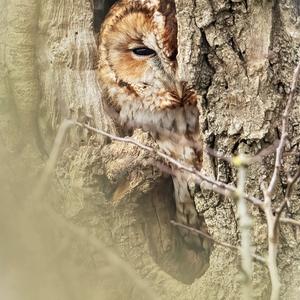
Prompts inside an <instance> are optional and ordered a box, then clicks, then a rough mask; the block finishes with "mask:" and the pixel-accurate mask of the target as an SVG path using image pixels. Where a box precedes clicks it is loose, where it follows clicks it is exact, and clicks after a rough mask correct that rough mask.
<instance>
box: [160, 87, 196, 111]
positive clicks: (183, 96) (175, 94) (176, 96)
mask: <svg viewBox="0 0 300 300" xmlns="http://www.w3.org/2000/svg"><path fill="white" fill-rule="evenodd" d="M165 88H166V91H167V92H166V95H165V97H164V100H163V101H162V102H161V106H160V107H161V109H166V108H169V109H174V108H177V107H182V106H185V105H191V106H196V105H197V94H196V91H195V90H194V89H192V88H190V87H188V84H187V82H184V81H173V83H172V84H170V82H168V84H167V85H166V86H165Z"/></svg>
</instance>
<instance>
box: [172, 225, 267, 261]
mask: <svg viewBox="0 0 300 300" xmlns="http://www.w3.org/2000/svg"><path fill="white" fill-rule="evenodd" d="M171 224H172V225H174V226H176V227H181V228H183V229H186V230H189V231H191V232H193V233H196V234H198V235H200V236H202V237H204V238H206V239H208V240H210V241H212V242H213V243H215V244H217V245H220V246H222V247H224V248H228V249H231V250H233V251H236V252H240V251H241V248H240V247H237V246H234V245H231V244H228V243H226V242H221V241H218V240H215V239H214V238H213V237H212V236H210V235H208V234H207V233H205V232H203V231H201V230H199V229H196V228H193V227H190V226H187V225H184V224H181V223H178V222H175V221H171ZM251 256H252V257H253V258H254V259H255V260H257V261H258V262H260V263H262V264H265V265H266V264H267V262H266V260H265V259H264V258H263V257H262V256H259V255H257V254H253V253H252V254H251Z"/></svg>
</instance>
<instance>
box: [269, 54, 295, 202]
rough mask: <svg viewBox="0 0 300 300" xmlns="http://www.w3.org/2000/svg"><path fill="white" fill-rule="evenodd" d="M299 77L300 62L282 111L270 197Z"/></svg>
mask: <svg viewBox="0 0 300 300" xmlns="http://www.w3.org/2000/svg"><path fill="white" fill-rule="evenodd" d="M299 75H300V60H299V62H298V65H297V67H296V69H295V71H294V74H293V81H292V88H291V91H290V94H289V97H288V101H287V104H286V107H285V110H284V113H283V115H282V127H281V137H280V141H279V145H278V147H277V149H276V158H275V167H274V171H273V175H272V178H271V181H270V184H269V186H268V190H267V192H268V193H269V195H270V197H272V195H273V192H274V189H275V185H276V182H277V180H278V177H279V170H280V167H281V160H282V154H283V150H284V147H285V143H286V139H287V137H288V117H289V114H290V111H291V110H292V108H293V105H294V98H295V94H296V89H297V84H298V80H299Z"/></svg>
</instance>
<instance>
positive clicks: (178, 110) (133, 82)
mask: <svg viewBox="0 0 300 300" xmlns="http://www.w3.org/2000/svg"><path fill="white" fill-rule="evenodd" d="M176 56H177V23H176V16H175V4H174V2H173V1H164V0H140V1H137V0H121V1H119V2H117V3H116V4H115V5H114V6H113V7H112V9H111V10H110V12H109V14H108V15H107V17H106V19H105V21H104V23H103V24H102V29H101V32H100V46H99V67H98V74H99V81H100V84H101V87H102V89H103V90H104V93H106V94H107V99H108V100H107V106H108V107H109V108H110V109H113V110H114V112H115V113H116V114H117V115H118V117H119V121H120V123H121V124H123V125H125V126H131V127H134V128H142V129H143V130H146V131H150V132H151V133H152V134H153V136H155V139H156V142H157V144H158V145H159V147H160V148H161V149H162V150H163V151H165V152H166V153H167V154H169V155H171V156H173V157H175V158H177V159H178V160H180V161H183V162H185V163H189V164H193V165H194V166H195V167H196V168H198V169H199V168H200V167H201V159H202V157H201V152H200V151H198V150H197V149H198V148H197V146H195V145H198V146H199V143H201V140H200V134H199V126H198V122H199V111H198V109H197V106H196V104H197V97H196V93H195V92H194V91H193V90H192V89H190V88H189V87H188V85H187V83H185V82H182V81H181V80H180V79H179V78H178V74H177V60H176ZM173 173H174V175H173V182H174V191H175V201H176V217H177V221H178V222H181V223H183V224H186V225H189V226H192V227H196V228H201V227H202V226H203V220H202V218H201V216H199V214H198V213H197V211H196V209H195V204H194V200H193V195H191V193H190V190H189V188H188V179H189V178H188V177H187V175H183V174H182V173H180V172H179V171H176V170H174V172H173ZM183 234H184V236H185V239H186V240H187V241H188V243H189V244H196V246H197V248H200V249H199V250H201V248H202V247H203V244H202V241H201V239H200V238H198V237H195V236H191V235H190V233H188V232H183ZM195 240H196V242H195Z"/></svg>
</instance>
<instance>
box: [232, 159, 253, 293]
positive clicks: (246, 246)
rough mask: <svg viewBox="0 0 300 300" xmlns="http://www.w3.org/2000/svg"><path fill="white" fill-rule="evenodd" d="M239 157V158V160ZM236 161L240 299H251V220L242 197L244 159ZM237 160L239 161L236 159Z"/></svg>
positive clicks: (243, 188)
mask: <svg viewBox="0 0 300 300" xmlns="http://www.w3.org/2000/svg"><path fill="white" fill-rule="evenodd" d="M239 157H240V158H239ZM239 157H237V159H235V160H234V161H236V162H239V164H238V165H236V166H237V167H238V189H237V195H236V196H237V198H238V214H239V228H240V232H241V250H240V251H241V252H240V253H241V259H242V262H241V267H242V270H243V274H244V276H245V277H246V278H245V280H243V282H242V298H243V299H251V298H252V297H251V295H252V285H251V279H252V272H253V266H252V256H251V225H252V220H251V218H250V216H249V214H248V211H247V203H246V200H245V198H244V197H243V195H244V193H245V192H244V191H245V185H246V172H247V165H246V164H244V163H243V161H244V158H243V154H240V155H239ZM238 158H239V159H238Z"/></svg>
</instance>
